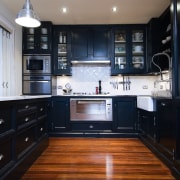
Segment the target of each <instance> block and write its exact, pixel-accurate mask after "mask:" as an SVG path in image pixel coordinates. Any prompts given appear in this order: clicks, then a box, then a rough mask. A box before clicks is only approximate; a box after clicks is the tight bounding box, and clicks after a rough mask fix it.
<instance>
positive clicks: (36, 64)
mask: <svg viewBox="0 0 180 180" xmlns="http://www.w3.org/2000/svg"><path fill="white" fill-rule="evenodd" d="M23 74H51V56H50V55H25V56H23Z"/></svg>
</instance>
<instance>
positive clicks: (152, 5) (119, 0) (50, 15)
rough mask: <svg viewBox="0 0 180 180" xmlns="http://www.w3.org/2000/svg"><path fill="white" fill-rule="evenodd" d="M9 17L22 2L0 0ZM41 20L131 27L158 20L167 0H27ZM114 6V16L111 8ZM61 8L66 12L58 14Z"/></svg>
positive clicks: (168, 1)
mask: <svg viewBox="0 0 180 180" xmlns="http://www.w3.org/2000/svg"><path fill="white" fill-rule="evenodd" d="M0 1H1V2H2V3H3V4H4V5H5V6H6V7H7V8H8V9H9V10H10V11H12V13H13V14H15V15H16V14H17V13H18V11H19V10H20V9H21V8H22V6H23V4H24V2H25V0H0ZM31 3H32V5H33V8H34V10H35V12H36V13H37V14H38V16H39V18H40V19H41V20H42V21H52V22H53V24H59V25H60V24H134V23H138V24H141V23H147V22H148V21H149V20H150V19H151V17H159V16H160V15H161V14H162V12H163V11H164V10H165V9H166V8H167V7H168V5H169V4H170V0H31ZM113 6H117V8H118V11H117V13H112V11H111V8H112V7H113ZM62 7H67V8H68V12H67V13H66V14H62V12H61V9H62Z"/></svg>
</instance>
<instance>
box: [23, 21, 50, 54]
mask: <svg viewBox="0 0 180 180" xmlns="http://www.w3.org/2000/svg"><path fill="white" fill-rule="evenodd" d="M51 42H52V23H51V22H42V24H41V26H40V27H38V28H23V54H51V50H52V43H51Z"/></svg>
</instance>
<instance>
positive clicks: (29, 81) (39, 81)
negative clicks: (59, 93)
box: [29, 81, 49, 83]
mask: <svg viewBox="0 0 180 180" xmlns="http://www.w3.org/2000/svg"><path fill="white" fill-rule="evenodd" d="M29 82H31V83H37V82H38V83H39V82H43V83H48V82H49V81H29Z"/></svg>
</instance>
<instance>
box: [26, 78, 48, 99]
mask: <svg viewBox="0 0 180 180" xmlns="http://www.w3.org/2000/svg"><path fill="white" fill-rule="evenodd" d="M51 86H52V85H51V76H45V75H31V76H23V94H26V95H47V94H51Z"/></svg>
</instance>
